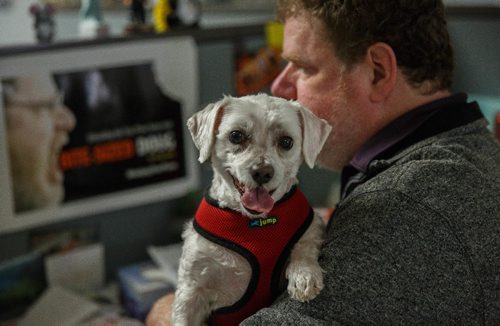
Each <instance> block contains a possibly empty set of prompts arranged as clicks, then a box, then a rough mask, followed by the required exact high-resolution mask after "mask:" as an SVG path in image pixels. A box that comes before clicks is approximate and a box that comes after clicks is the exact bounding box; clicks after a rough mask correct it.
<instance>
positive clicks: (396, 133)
mask: <svg viewBox="0 0 500 326" xmlns="http://www.w3.org/2000/svg"><path fill="white" fill-rule="evenodd" d="M466 101H467V95H465V94H464V93H459V94H455V95H452V96H449V97H446V98H442V99H439V100H436V101H433V102H430V103H427V104H424V105H422V106H419V107H417V108H415V109H414V110H411V111H409V112H407V113H405V114H403V115H402V116H400V117H399V118H397V119H396V120H394V121H392V122H391V123H389V124H388V125H387V126H385V127H384V128H383V129H382V130H380V131H379V132H378V133H377V134H376V135H375V136H373V137H372V138H371V139H370V140H368V141H367V142H366V143H365V144H364V145H363V146H362V147H361V149H360V150H359V151H358V152H357V153H356V155H355V156H354V158H353V159H352V161H351V162H350V164H351V165H352V166H353V167H354V168H356V169H357V170H358V171H361V172H366V170H367V169H368V165H369V164H370V162H371V161H372V160H373V159H374V158H375V157H377V156H378V155H379V154H381V153H382V152H384V151H385V150H387V149H388V148H390V147H392V146H394V145H395V144H396V143H398V142H399V141H401V140H402V139H404V138H406V137H407V136H408V135H410V134H411V133H413V132H414V131H415V130H417V129H418V128H419V127H420V126H421V125H422V124H423V123H424V122H425V121H427V120H428V119H429V118H430V117H432V116H433V115H434V114H435V113H436V112H438V111H439V110H440V109H441V108H443V107H445V106H449V105H451V104H455V103H464V102H466Z"/></svg>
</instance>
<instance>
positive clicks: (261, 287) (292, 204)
mask: <svg viewBox="0 0 500 326" xmlns="http://www.w3.org/2000/svg"><path fill="white" fill-rule="evenodd" d="M313 215H314V214H313V210H312V208H311V206H310V205H309V202H308V201H307V199H306V198H305V196H304V194H302V192H301V191H300V190H298V189H297V188H296V187H294V188H293V189H292V190H291V191H290V192H289V193H288V194H287V195H285V196H284V197H283V198H282V199H281V200H279V201H278V202H277V203H276V204H275V205H274V207H273V209H272V210H271V212H269V214H267V216H266V217H264V218H255V219H251V218H249V217H247V216H244V215H242V214H240V213H238V212H235V211H232V210H229V209H223V208H220V207H218V203H217V202H216V201H215V200H214V199H212V198H210V197H208V196H206V197H205V198H204V199H203V200H202V202H201V204H200V206H199V208H198V210H197V212H196V214H195V218H194V221H193V226H194V229H195V230H196V231H197V232H198V233H200V234H201V235H202V236H203V237H205V238H207V239H208V240H210V241H213V242H215V243H217V244H219V245H221V246H224V247H226V248H228V249H231V250H233V251H236V252H237V253H238V254H240V255H242V256H243V257H245V258H246V259H247V260H248V262H249V263H250V266H251V267H252V277H251V279H250V283H249V285H248V288H247V290H246V291H245V294H244V295H243V296H242V297H241V299H239V300H238V301H237V302H236V303H235V304H233V305H232V306H229V307H223V308H220V309H217V310H216V311H215V312H214V313H213V315H212V316H211V318H210V321H209V323H210V324H211V325H224V326H227V325H238V324H239V323H240V322H241V321H243V320H244V319H245V318H247V317H249V316H251V315H252V314H254V313H255V312H257V311H258V310H259V309H261V308H263V307H266V306H269V305H270V304H271V303H272V302H273V301H274V300H275V299H276V297H277V296H278V295H279V294H280V289H279V283H280V278H281V275H282V272H283V270H284V267H285V264H286V262H287V260H288V257H289V255H290V252H291V249H292V247H293V246H294V245H295V243H296V242H297V241H298V240H299V239H300V237H301V236H302V235H303V234H304V232H305V231H306V230H307V228H308V227H309V225H310V224H311V222H312V219H313Z"/></svg>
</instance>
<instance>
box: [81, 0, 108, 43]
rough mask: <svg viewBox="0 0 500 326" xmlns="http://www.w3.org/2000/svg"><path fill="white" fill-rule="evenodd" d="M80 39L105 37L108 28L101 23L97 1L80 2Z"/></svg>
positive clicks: (83, 0) (84, 0)
mask: <svg viewBox="0 0 500 326" xmlns="http://www.w3.org/2000/svg"><path fill="white" fill-rule="evenodd" d="M79 33H80V37H83V38H96V37H105V36H107V34H108V27H107V26H106V24H105V23H104V22H103V19H102V14H101V5H100V1H99V0H82V6H81V8H80V26H79Z"/></svg>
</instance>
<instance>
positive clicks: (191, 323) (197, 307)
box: [172, 286, 212, 326]
mask: <svg viewBox="0 0 500 326" xmlns="http://www.w3.org/2000/svg"><path fill="white" fill-rule="evenodd" d="M210 296H211V293H210V292H208V293H204V291H202V290H200V288H199V287H196V288H193V287H190V286H181V287H178V288H177V291H175V300H174V303H173V310H172V311H173V314H172V320H173V325H174V326H201V325H203V324H204V323H205V322H206V320H207V318H208V316H209V314H210V312H211V310H212V309H211V305H210Z"/></svg>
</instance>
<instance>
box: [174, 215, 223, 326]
mask: <svg viewBox="0 0 500 326" xmlns="http://www.w3.org/2000/svg"><path fill="white" fill-rule="evenodd" d="M183 238H184V245H183V248H182V256H181V259H180V261H179V271H178V276H177V290H176V291H175V299H174V302H173V306H172V320H173V324H174V325H175V326H199V325H203V323H205V321H206V319H207V318H208V316H209V315H210V313H211V311H212V310H213V308H214V307H213V305H214V302H216V294H215V293H214V291H213V290H211V286H210V285H211V284H210V280H211V279H213V278H214V276H213V275H211V274H212V273H213V268H211V265H213V263H211V260H210V259H207V258H203V257H210V256H209V255H207V254H206V253H205V252H204V251H205V250H208V248H209V246H208V245H206V244H205V243H204V242H205V241H203V240H200V238H199V235H198V234H196V233H195V231H194V230H193V227H192V224H191V223H188V224H187V227H186V229H185V231H184V233H183ZM200 242H203V244H201V245H200Z"/></svg>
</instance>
